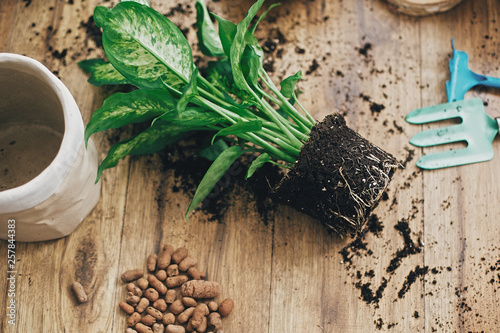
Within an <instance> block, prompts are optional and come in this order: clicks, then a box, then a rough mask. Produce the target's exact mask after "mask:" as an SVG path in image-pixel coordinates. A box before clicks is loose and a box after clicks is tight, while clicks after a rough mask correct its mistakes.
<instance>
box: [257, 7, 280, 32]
mask: <svg viewBox="0 0 500 333" xmlns="http://www.w3.org/2000/svg"><path fill="white" fill-rule="evenodd" d="M280 5H281V4H280V3H273V4H272V5H271V6H269V8H268V9H267V10H266V11H265V12H264V13H262V15H261V16H259V19H258V20H257V22H255V24H254V25H253V26H252V28H251V29H250V33H251V34H252V35H253V34H254V33H255V30H257V26H258V25H259V23H260V22H262V21H263V20H264V19H265V18H266V16H267V14H269V12H270V11H271V9H273V8H275V7H278V6H280Z"/></svg>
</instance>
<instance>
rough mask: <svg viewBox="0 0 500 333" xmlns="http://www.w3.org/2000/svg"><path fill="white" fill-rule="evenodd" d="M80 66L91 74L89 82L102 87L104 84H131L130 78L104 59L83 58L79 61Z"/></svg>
mask: <svg viewBox="0 0 500 333" xmlns="http://www.w3.org/2000/svg"><path fill="white" fill-rule="evenodd" d="M78 66H80V68H81V69H83V70H84V71H85V72H87V73H90V74H91V75H90V77H89V79H88V82H89V83H90V84H93V85H94V86H97V87H100V86H102V85H103V84H110V85H116V84H130V81H129V80H127V79H126V78H125V77H124V76H123V75H121V74H120V72H118V71H117V70H116V69H115V68H114V67H113V65H111V63H109V62H107V61H105V60H104V59H89V60H83V61H80V62H79V63H78Z"/></svg>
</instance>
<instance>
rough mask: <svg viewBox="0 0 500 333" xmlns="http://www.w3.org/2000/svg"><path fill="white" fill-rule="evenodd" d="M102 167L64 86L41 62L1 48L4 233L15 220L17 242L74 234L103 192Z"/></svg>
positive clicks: (0, 211) (0, 213)
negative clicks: (99, 168) (97, 180)
mask: <svg viewBox="0 0 500 333" xmlns="http://www.w3.org/2000/svg"><path fill="white" fill-rule="evenodd" d="M97 166H98V155H97V150H96V148H95V145H94V143H93V142H92V141H89V143H88V147H87V149H86V148H85V144H84V126H83V120H82V117H81V114H80V111H79V109H78V106H77V104H76V102H75V100H74V98H73V96H72V95H71V93H70V92H69V90H68V89H67V88H66V86H65V85H64V84H63V83H62V82H61V81H60V80H59V79H58V78H57V77H56V76H55V75H54V74H52V73H51V72H50V71H49V70H48V69H47V68H46V67H44V66H43V65H42V64H41V63H39V62H38V61H36V60H34V59H31V58H28V57H25V56H21V55H16V54H9V53H0V238H1V239H7V236H8V231H7V230H8V224H10V225H11V227H10V228H12V225H13V223H12V222H11V223H9V220H11V221H12V220H15V237H14V238H15V240H16V241H21V242H31V241H43V240H49V239H55V238H60V237H63V236H66V235H68V234H70V233H71V232H72V231H73V230H75V228H76V227H77V226H78V224H80V222H81V221H82V220H83V219H84V217H85V216H87V215H88V214H89V213H90V211H91V210H92V209H93V208H94V206H95V205H96V203H97V201H98V199H99V195H100V189H101V184H100V183H97V184H95V178H96V174H97ZM10 235H12V232H11V233H10Z"/></svg>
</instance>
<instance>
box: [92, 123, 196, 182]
mask: <svg viewBox="0 0 500 333" xmlns="http://www.w3.org/2000/svg"><path fill="white" fill-rule="evenodd" d="M198 129H199V128H198ZM190 130H197V128H185V127H182V126H175V125H172V124H169V123H166V122H163V121H158V122H156V123H155V125H154V126H150V127H148V128H147V129H146V130H145V131H143V132H141V133H140V134H138V135H136V136H133V137H131V138H129V139H126V140H124V141H121V142H118V143H117V144H115V145H113V147H111V149H110V150H109V152H108V155H107V156H106V158H105V159H104V160H103V161H102V163H101V165H100V166H99V170H98V171H97V180H96V182H97V181H98V180H99V178H100V177H101V174H102V172H103V171H104V170H105V169H109V168H112V167H114V166H116V165H117V164H118V161H119V160H120V159H122V158H124V157H125V156H127V155H144V154H152V153H154V152H157V151H159V150H161V149H163V148H165V147H166V146H168V145H170V144H172V143H175V142H177V141H179V140H180V139H181V138H182V137H183V136H184V135H185V134H186V133H187V131H190Z"/></svg>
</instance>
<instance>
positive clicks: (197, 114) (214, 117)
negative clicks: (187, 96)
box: [168, 108, 228, 127]
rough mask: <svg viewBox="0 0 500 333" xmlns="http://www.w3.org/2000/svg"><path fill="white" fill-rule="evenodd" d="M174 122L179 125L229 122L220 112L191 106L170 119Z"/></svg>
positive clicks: (207, 124)
mask: <svg viewBox="0 0 500 333" xmlns="http://www.w3.org/2000/svg"><path fill="white" fill-rule="evenodd" d="M168 120H169V121H170V122H172V123H173V124H176V125H178V126H184V127H189V126H196V127H200V126H209V125H215V124H222V123H226V122H228V121H227V120H226V118H224V117H222V116H221V115H219V114H218V113H215V112H213V111H209V110H205V109H197V108H189V109H186V110H185V111H184V112H183V113H181V114H180V116H178V117H175V118H171V119H168Z"/></svg>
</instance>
